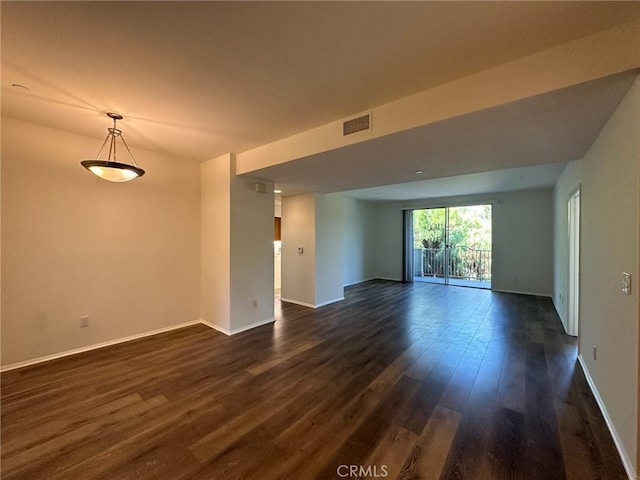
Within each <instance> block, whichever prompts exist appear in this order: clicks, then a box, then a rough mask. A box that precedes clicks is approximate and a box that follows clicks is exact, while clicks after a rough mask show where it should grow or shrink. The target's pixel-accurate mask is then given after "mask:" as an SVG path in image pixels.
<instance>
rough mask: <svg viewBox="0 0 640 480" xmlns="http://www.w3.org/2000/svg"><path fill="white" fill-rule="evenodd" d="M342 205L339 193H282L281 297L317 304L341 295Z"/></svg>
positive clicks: (287, 299) (323, 303)
mask: <svg viewBox="0 0 640 480" xmlns="http://www.w3.org/2000/svg"><path fill="white" fill-rule="evenodd" d="M342 209H343V205H342V196H341V195H340V194H330V195H321V194H317V193H307V194H301V195H291V196H287V197H283V199H282V267H281V268H282V287H281V298H282V300H284V301H290V302H293V303H298V304H301V305H306V306H310V307H319V306H322V305H326V304H327V303H332V302H334V301H337V300H341V299H343V298H344V288H343V284H344V281H343V252H342V250H343V233H342ZM299 246H301V247H302V248H303V253H302V254H299V253H298V251H297V249H298V247H299Z"/></svg>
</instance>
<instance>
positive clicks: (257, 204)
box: [230, 170, 274, 333]
mask: <svg viewBox="0 0 640 480" xmlns="http://www.w3.org/2000/svg"><path fill="white" fill-rule="evenodd" d="M234 171H235V170H234ZM258 182H259V183H261V184H263V185H265V187H266V192H265V193H259V192H256V189H255V185H256V183H258ZM273 213H274V198H273V184H272V183H268V182H264V181H258V180H255V179H251V178H245V177H238V176H236V175H235V174H233V175H232V176H231V325H230V330H231V333H235V332H239V331H242V330H245V329H247V328H250V327H253V326H257V325H261V324H263V323H267V322H270V321H272V320H273V307H274V305H273V301H274V285H273V278H274V277H273V241H274V230H273ZM254 301H256V302H257V305H255V306H254Z"/></svg>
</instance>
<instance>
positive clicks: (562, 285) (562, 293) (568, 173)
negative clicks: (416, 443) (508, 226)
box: [553, 160, 582, 331]
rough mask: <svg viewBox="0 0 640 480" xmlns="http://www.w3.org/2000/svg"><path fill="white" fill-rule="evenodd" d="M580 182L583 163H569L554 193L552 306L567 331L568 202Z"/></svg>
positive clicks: (579, 161) (577, 161) (578, 161)
mask: <svg viewBox="0 0 640 480" xmlns="http://www.w3.org/2000/svg"><path fill="white" fill-rule="evenodd" d="M581 182H582V160H576V161H573V162H569V163H568V164H567V166H566V167H565V169H564V170H563V171H562V174H561V175H560V178H558V181H557V182H556V186H555V188H554V190H553V219H554V228H553V303H554V305H555V307H556V311H557V312H558V315H559V316H560V320H561V321H562V324H563V325H564V329H565V331H566V329H567V321H568V319H569V311H568V308H569V301H568V295H569V225H568V215H569V213H568V202H569V197H570V196H571V195H572V194H573V192H575V191H576V190H577V189H578V188H579V186H580V183H581Z"/></svg>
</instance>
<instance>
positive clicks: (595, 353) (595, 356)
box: [593, 345, 598, 360]
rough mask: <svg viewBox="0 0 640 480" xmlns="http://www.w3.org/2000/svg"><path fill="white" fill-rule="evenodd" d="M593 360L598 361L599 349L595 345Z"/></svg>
mask: <svg viewBox="0 0 640 480" xmlns="http://www.w3.org/2000/svg"><path fill="white" fill-rule="evenodd" d="M593 359H594V360H597V359H598V347H596V346H595V345H594V346H593Z"/></svg>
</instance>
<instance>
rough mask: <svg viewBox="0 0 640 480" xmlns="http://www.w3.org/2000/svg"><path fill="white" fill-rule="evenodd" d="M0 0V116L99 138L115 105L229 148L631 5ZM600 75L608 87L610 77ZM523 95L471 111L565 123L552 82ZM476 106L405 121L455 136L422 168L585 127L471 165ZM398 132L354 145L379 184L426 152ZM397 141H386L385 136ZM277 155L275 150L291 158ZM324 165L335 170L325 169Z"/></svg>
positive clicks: (332, 115)
mask: <svg viewBox="0 0 640 480" xmlns="http://www.w3.org/2000/svg"><path fill="white" fill-rule="evenodd" d="M0 8H1V27H2V38H1V40H2V113H3V114H4V115H7V116H10V117H14V118H17V119H22V120H26V121H30V122H33V123H37V124H41V125H44V126H50V127H55V128H59V129H61V130H65V131H69V132H74V133H78V134H82V135H86V136H92V137H95V138H98V139H102V138H103V137H104V133H105V129H106V128H107V126H109V123H110V122H109V121H108V119H107V118H106V117H104V112H106V111H116V112H119V113H121V114H123V115H124V116H125V119H124V120H123V121H122V122H120V124H119V125H120V127H121V128H122V129H123V131H124V132H125V134H126V137H127V141H128V143H129V144H130V146H131V147H132V148H140V149H148V150H153V151H157V152H161V153H165V154H169V155H172V156H175V157H179V158H188V159H193V160H196V161H205V160H208V159H210V158H213V157H216V156H218V155H220V154H223V153H227V152H232V153H241V152H243V151H246V150H249V149H252V148H255V147H258V146H260V145H264V144H266V143H269V142H273V141H276V140H278V139H281V138H284V137H287V136H290V135H293V134H296V133H300V132H303V131H306V130H308V129H311V128H314V127H317V126H320V125H324V124H327V123H329V122H332V121H336V120H339V119H341V118H345V117H347V116H350V115H352V114H354V113H358V112H361V111H364V110H366V109H369V108H372V107H374V106H378V105H381V104H384V103H387V102H390V101H393V100H396V99H399V98H402V97H405V96H408V95H411V94H414V93H416V92H419V91H422V90H425V89H428V88H431V87H434V86H436V85H440V84H443V83H446V82H448V81H452V80H454V79H457V78H461V77H463V76H466V75H470V74H472V73H475V72H479V71H482V70H485V69H487V68H490V67H492V66H495V65H499V64H502V63H505V62H507V61H510V60H513V59H515V58H519V57H522V56H525V55H528V54H531V53H534V52H538V51H541V50H544V49H547V48H550V47H552V46H554V45H558V44H561V43H565V42H567V41H570V40H572V39H576V38H579V37H583V36H585V35H588V34H591V33H593V32H597V31H600V30H604V29H606V28H610V27H612V26H615V25H617V24H621V23H624V22H628V21H630V20H632V19H634V18H638V17H639V16H640V7H639V5H638V3H637V2H597V1H596V2H590V1H588V2H186V1H180V2H171V1H167V2H151V1H147V2H100V1H97V2H55V1H53V2H11V1H3V2H2V3H1V4H0ZM612 82H613V84H612V85H614V87H613V88H614V89H617V90H616V91H617V92H619V91H620V90H621V89H622V87H621V86H620V85H621V83H616V82H618V80H612ZM12 84H20V85H24V86H26V87H28V90H25V89H23V88H20V87H12ZM607 88H608V87H607V86H600V87H598V86H596V87H593V89H594V91H596V90H597V91H598V92H600V90H603V91H604V90H607ZM598 89H600V90H598ZM598 92H596V94H597V95H601V96H602V101H601V105H600V106H599V107H596V110H597V112H596V113H595V114H594V117H593V120H592V121H591V122H587V123H588V124H587V125H583V124H581V126H582V127H584V128H586V129H587V130H588V131H589V132H592V131H593V129H594V128H595V127H596V126H597V125H601V123H602V115H604V114H605V113H606V112H607V111H610V107H611V104H612V103H614V102H615V95H610V96H607V94H606V92H604V93H603V92H600V93H598ZM582 94H584V92H582V93H580V92H579V93H578V94H576V95H577V96H578V97H579V96H580V95H582ZM559 95H560V97H558V98H560V99H561V100H563V99H564V98H565V96H569V97H570V96H571V94H569V93H567V92H564V93H562V92H561V93H560V94H559ZM563 95H564V96H563ZM605 97H606V98H605ZM539 100H540V102H538V103H536V102H534V103H533V104H525V105H522V106H517V107H516V109H515V110H512V111H504V112H498V114H496V115H495V116H492V115H489V117H487V118H489V119H491V120H493V119H498V120H500V119H502V120H501V121H503V122H508V121H509V118H510V115H516V116H517V117H518V118H522V116H526V115H528V114H529V113H531V112H534V113H535V112H537V113H539V114H548V115H550V118H552V120H553V119H554V118H555V117H556V116H559V117H560V118H561V120H559V121H558V122H559V123H560V124H562V126H563V128H564V129H565V130H566V128H567V127H571V126H570V125H566V124H565V123H566V118H567V116H566V115H564V114H563V113H562V112H561V111H560V110H561V109H560V108H555V109H554V108H553V106H549V105H548V104H547V103H545V102H551V103H553V102H555V100H556V98H555V97H549V98H542V99H539ZM567 102H568V103H569V104H571V100H567ZM571 105H572V104H571ZM571 105H570V108H572V107H571ZM573 107H575V105H574V106H573ZM520 108H522V109H523V110H522V111H520ZM538 109H542V110H540V111H538ZM547 110H548V111H547ZM572 112H573V113H575V108H574V110H573V111H572ZM494 113H495V112H494ZM573 113H572V114H573ZM574 118H575V117H574ZM484 120H485V121H486V119H484ZM482 121H483V119H482V118H476V117H471V118H466V117H465V118H462V119H453V120H452V121H451V122H453V123H451V124H449V123H447V124H446V125H439V126H438V125H436V126H432V127H431V129H430V130H427V131H426V132H420V135H423V134H428V135H430V136H433V135H437V134H439V130H438V129H443V132H445V133H446V136H447V138H449V140H448V141H452V140H453V139H457V140H458V141H462V143H464V146H465V150H463V149H461V148H460V149H459V151H458V152H457V154H458V155H464V154H465V151H466V153H467V160H465V161H464V162H463V164H462V165H459V168H458V167H456V168H443V169H442V171H436V170H429V173H428V176H429V177H430V178H433V177H444V176H450V175H456V174H468V173H474V172H478V171H485V170H487V169H503V168H508V167H513V166H522V165H530V164H533V163H549V162H550V163H557V162H564V161H567V160H570V159H573V158H577V157H576V155H577V154H578V153H579V152H580V151H581V150H584V145H585V142H586V141H587V140H588V139H587V135H586V134H584V135H582V136H581V135H580V134H579V132H577V131H572V130H571V128H569V133H570V134H571V135H574V136H575V137H576V143H575V145H569V146H565V147H563V149H562V153H563V155H564V156H562V158H560V157H561V155H560V154H557V155H552V157H551V158H548V157H546V156H545V157H544V158H543V156H544V155H545V154H546V153H548V151H549V150H552V148H546V149H545V147H544V145H540V144H539V142H538V140H541V141H543V142H544V141H547V140H549V141H550V142H551V143H549V145H551V146H553V147H554V148H555V147H556V146H557V145H558V144H557V140H558V139H556V138H551V139H548V138H547V137H548V136H549V131H548V128H547V129H545V128H542V130H541V131H540V132H538V131H537V130H536V134H540V135H541V137H535V138H533V139H530V140H527V142H528V143H525V144H526V145H530V144H532V143H533V144H534V145H533V146H534V149H533V152H532V153H531V154H530V155H529V157H531V158H527V159H526V160H518V161H515V160H513V159H512V163H510V161H509V160H508V159H507V158H506V157H507V156H508V154H509V153H510V152H511V154H512V155H513V152H519V151H520V150H519V148H520V147H518V146H517V145H515V143H513V142H507V143H508V144H507V145H505V146H504V149H503V150H504V151H502V152H498V153H500V154H501V155H503V157H504V158H502V157H501V160H500V161H492V162H490V163H488V164H486V165H484V166H483V167H482V168H480V160H479V159H478V158H477V157H475V154H476V151H477V150H478V149H476V148H475V147H476V146H478V147H480V149H482V148H485V150H486V146H485V147H483V146H482V142H485V141H486V138H489V137H491V135H494V134H495V132H493V133H492V132H488V131H485V130H483V129H480V131H479V132H478V137H477V138H476V137H475V136H474V135H470V134H469V130H468V128H469V125H468V123H469V122H470V123H472V124H473V123H474V122H482ZM543 124H544V121H538V123H537V125H538V127H539V126H540V125H543ZM556 124H557V123H556ZM538 127H536V128H538ZM522 128H523V129H524V130H526V128H525V126H524V125H523V126H522ZM577 129H578V127H576V128H575V129H574V130H577ZM456 130H457V134H455V135H454V133H455V131H456ZM565 130H562V131H563V132H564V131H565ZM412 132H413V131H409V132H406V133H404V135H406V137H404V136H403V134H399V136H392V137H393V138H388V139H387V140H389V141H390V142H391V143H389V144H385V145H384V146H382V145H381V142H378V143H373V144H372V145H369V146H368V147H367V146H364V145H363V146H361V148H363V149H364V150H363V152H362V153H364V154H367V155H369V157H367V158H371V156H372V152H371V150H372V149H373V148H374V147H375V150H376V151H381V152H382V153H384V155H383V156H382V157H380V158H379V159H376V160H374V161H373V164H374V165H377V163H376V162H378V163H380V164H382V163H385V162H386V163H385V164H387V163H388V162H389V161H391V160H390V159H392V161H393V162H395V163H396V165H399V166H400V165H401V166H402V168H395V169H393V171H394V172H397V175H396V174H395V173H394V175H389V171H388V170H389V169H387V171H386V172H385V183H400V182H407V181H411V180H415V178H413V177H412V175H414V174H413V173H411V170H412V169H416V168H421V169H423V170H425V171H426V170H428V165H427V166H420V165H424V162H426V161H427V158H426V157H425V155H424V154H423V152H422V153H421V152H420V151H419V149H418V150H415V151H412V148H413V147H414V146H416V147H417V144H418V143H419V142H414V141H413V139H412V135H414V134H416V133H418V132H413V133H412ZM385 138H386V137H385ZM405 140H406V141H408V142H409V143H407V144H406V145H405V147H404V150H402V149H400V150H398V149H397V148H396V146H397V145H396V143H398V142H403V141H405ZM474 142H480V143H474ZM554 142H555V143H554ZM367 143H371V142H367ZM569 143H570V142H569ZM525 144H523V145H525ZM523 145H521V146H523ZM446 146H447V142H441V144H440V147H439V148H445V147H446ZM343 153H344V152H343ZM347 153H348V152H347ZM351 153H353V154H355V153H360V152H359V150H357V149H356V150H353V151H352V152H351ZM390 153H392V154H393V157H391V156H389V154H390ZM435 153H437V152H434V154H435ZM484 154H486V155H490V154H491V152H490V151H484ZM403 155H406V157H405V156H403ZM433 158H436V157H435V156H434V157H433ZM140 160H142V162H141V163H144V162H143V159H140ZM316 160H317V159H316ZM342 160H343V159H342V157H340V156H338V157H336V159H334V160H333V161H339V162H342ZM303 161H307V162H311V163H313V159H305V160H303ZM329 161H330V159H329V157H327V158H325V162H329ZM430 161H431V160H430ZM293 163H296V162H290V164H287V165H289V167H291V168H293V169H294V170H295V169H296V167H293V166H292V165H291V164H293ZM434 163H435V162H434ZM474 163H475V165H476V166H475V167H474ZM301 165H302V164H301ZM416 165H418V167H416ZM445 166H446V163H445ZM316 167H317V166H316ZM316 167H314V168H316ZM328 171H331V172H332V173H331V175H330V176H331V177H334V176H335V175H334V174H335V169H334V170H328ZM358 171H359V172H360V170H358ZM264 174H265V176H267V174H271V175H272V176H273V180H275V181H276V182H278V183H282V184H287V182H288V180H287V179H289V177H291V178H293V177H295V171H294V172H289V173H287V172H285V171H284V170H280V171H272V172H270V173H269V172H264ZM307 176H310V175H309V174H307ZM316 176H317V178H319V179H320V180H318V181H317V182H316V183H315V184H314V185H306V186H304V188H305V189H309V188H311V189H315V191H335V189H336V188H339V189H340V190H352V189H355V188H360V187H370V186H374V185H380V179H379V178H377V177H376V178H370V179H368V180H367V181H366V182H365V181H363V180H362V179H363V178H364V177H367V174H366V172H365V174H364V175H362V172H360V175H352V177H353V181H345V182H342V183H341V184H340V185H337V184H331V182H328V181H326V180H327V177H328V175H327V174H324V176H323V175H322V174H320V173H318V171H317V168H316V170H314V173H313V177H314V178H316ZM294 183H295V182H291V186H292V187H293V186H294V185H293V184H294Z"/></svg>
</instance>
